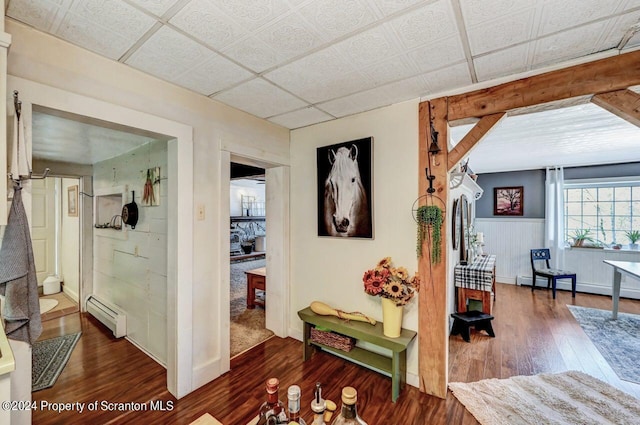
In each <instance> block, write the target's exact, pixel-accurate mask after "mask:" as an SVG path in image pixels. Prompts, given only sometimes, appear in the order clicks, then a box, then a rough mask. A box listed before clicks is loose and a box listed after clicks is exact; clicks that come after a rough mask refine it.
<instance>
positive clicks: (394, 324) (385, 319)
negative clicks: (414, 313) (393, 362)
mask: <svg viewBox="0 0 640 425" xmlns="http://www.w3.org/2000/svg"><path fill="white" fill-rule="evenodd" d="M401 331H402V306H397V305H396V303H395V301H393V300H390V299H389V298H382V333H383V334H384V336H387V337H389V338H397V337H399V336H400V332H401Z"/></svg>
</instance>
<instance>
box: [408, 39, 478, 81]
mask: <svg viewBox="0 0 640 425" xmlns="http://www.w3.org/2000/svg"><path fill="white" fill-rule="evenodd" d="M408 56H409V57H410V58H411V59H412V60H413V62H414V63H415V64H416V66H417V68H418V71H420V72H427V71H432V70H434V69H438V68H442V67H443V66H447V65H450V64H453V63H455V62H460V61H461V60H465V59H466V57H465V54H464V50H463V48H462V43H461V42H460V37H459V36H457V35H456V36H453V37H449V38H447V39H444V40H441V41H438V42H436V43H431V44H427V45H425V46H421V47H418V48H417V49H414V50H412V51H410V52H409V53H408Z"/></svg>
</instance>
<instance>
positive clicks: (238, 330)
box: [229, 162, 273, 357]
mask: <svg viewBox="0 0 640 425" xmlns="http://www.w3.org/2000/svg"><path fill="white" fill-rule="evenodd" d="M229 209H230V215H231V216H230V229H229V241H230V245H229V255H230V266H229V269H230V276H229V283H230V300H231V302H230V305H229V309H230V313H231V314H230V331H229V332H230V356H231V357H235V356H236V355H239V354H241V353H243V352H244V351H247V350H249V349H251V348H252V347H254V346H256V345H258V344H260V343H261V342H263V341H265V340H266V339H268V338H270V337H271V336H273V332H272V331H270V330H268V329H267V328H266V305H267V300H266V282H267V269H266V255H267V242H266V241H267V216H266V211H267V209H266V177H265V170H264V169H263V168H259V167H253V166H250V165H245V164H240V163H237V162H232V163H231V173H230V196H229Z"/></svg>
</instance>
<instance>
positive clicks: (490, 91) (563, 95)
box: [448, 50, 640, 121]
mask: <svg viewBox="0 0 640 425" xmlns="http://www.w3.org/2000/svg"><path fill="white" fill-rule="evenodd" d="M639 84H640V50H636V51H634V52H630V53H625V54H622V55H618V56H613V57H610V58H605V59H600V60H597V61H593V62H589V63H584V64H581V65H576V66H572V67H569V68H564V69H560V70H557V71H552V72H547V73H544V74H540V75H535V76H533V77H529V78H523V79H521V80H517V81H512V82H509V83H505V84H501V85H498V86H495V87H489V88H486V89H482V90H476V91H473V92H470V93H466V94H461V95H456V96H451V97H449V98H448V100H449V121H455V120H458V119H462V118H469V117H483V116H485V115H491V114H495V113H497V112H504V111H509V110H511V109H515V108H523V107H526V106H532V105H538V104H540V103H547V102H551V101H554V100H560V99H568V98H571V97H577V96H583V95H590V94H598V93H606V92H610V91H615V90H622V89H626V88H628V87H631V86H635V85H639Z"/></svg>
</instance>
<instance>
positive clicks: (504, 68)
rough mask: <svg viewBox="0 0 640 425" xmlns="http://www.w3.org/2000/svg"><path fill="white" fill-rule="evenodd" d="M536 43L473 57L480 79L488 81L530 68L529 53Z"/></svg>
mask: <svg viewBox="0 0 640 425" xmlns="http://www.w3.org/2000/svg"><path fill="white" fill-rule="evenodd" d="M533 46H534V43H525V44H520V45H518V46H515V47H510V48H508V49H503V50H499V51H497V52H495V53H490V54H488V55H484V56H480V57H477V58H474V59H473V64H474V66H475V68H476V75H477V77H478V81H487V80H492V79H494V78H499V77H504V76H506V75H511V74H517V73H520V72H525V71H527V70H528V69H529V54H530V50H532V49H533Z"/></svg>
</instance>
